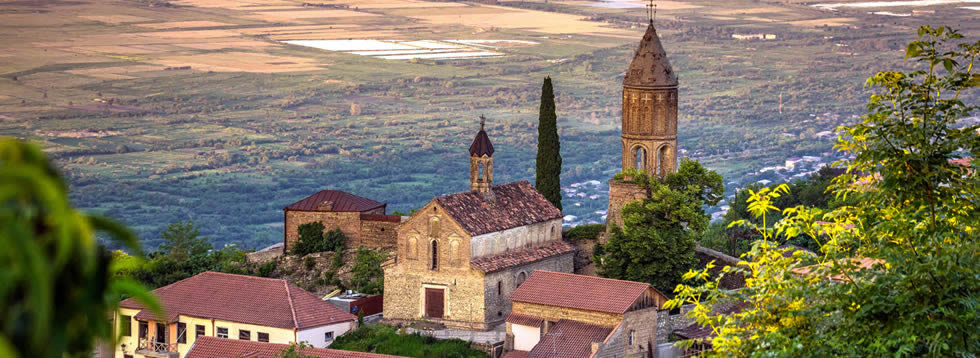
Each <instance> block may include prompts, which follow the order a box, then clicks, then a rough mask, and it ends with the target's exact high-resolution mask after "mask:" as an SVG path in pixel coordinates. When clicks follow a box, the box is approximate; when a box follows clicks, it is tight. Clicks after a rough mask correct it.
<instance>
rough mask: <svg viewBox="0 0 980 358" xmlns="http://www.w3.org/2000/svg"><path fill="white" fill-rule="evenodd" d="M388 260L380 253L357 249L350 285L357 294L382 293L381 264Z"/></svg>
mask: <svg viewBox="0 0 980 358" xmlns="http://www.w3.org/2000/svg"><path fill="white" fill-rule="evenodd" d="M387 259H388V255H386V254H385V253H384V252H382V251H377V250H372V249H368V248H364V247H361V248H358V249H357V256H356V258H355V261H354V267H353V268H352V269H351V280H350V282H351V285H352V286H354V289H355V290H357V292H361V293H367V294H376V293H383V291H384V278H385V277H384V270H382V269H381V264H383V263H384V262H385V260H387Z"/></svg>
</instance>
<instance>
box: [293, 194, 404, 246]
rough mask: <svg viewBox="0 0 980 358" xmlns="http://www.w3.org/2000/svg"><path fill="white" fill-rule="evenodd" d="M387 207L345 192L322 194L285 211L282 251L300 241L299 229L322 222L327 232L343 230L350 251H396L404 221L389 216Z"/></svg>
mask: <svg viewBox="0 0 980 358" xmlns="http://www.w3.org/2000/svg"><path fill="white" fill-rule="evenodd" d="M386 205H387V204H385V203H380V202H377V201H374V200H371V199H367V198H362V197H360V196H357V195H354V194H350V193H346V192H342V191H339V190H321V191H319V192H317V193H316V194H313V195H310V196H308V197H306V198H305V199H303V200H300V201H297V202H295V203H292V204H290V205H289V206H287V207H285V208H283V214H284V215H283V227H284V229H283V238H282V242H283V251H284V253H288V252H289V250H290V249H291V248H292V247H293V244H294V243H295V242H296V240H298V239H299V226H300V225H303V224H307V223H311V222H314V221H319V222H320V223H321V224H323V226H324V230H325V231H330V230H336V229H340V231H341V232H343V233H344V235H345V236H347V245H348V246H349V247H368V248H382V247H391V248H393V247H395V243H396V241H397V230H396V229H397V228H398V224H399V223H401V217H400V216H396V215H386V214H385V207H386Z"/></svg>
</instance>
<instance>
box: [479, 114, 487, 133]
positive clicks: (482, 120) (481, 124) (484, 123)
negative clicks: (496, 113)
mask: <svg viewBox="0 0 980 358" xmlns="http://www.w3.org/2000/svg"><path fill="white" fill-rule="evenodd" d="M486 124H487V118H486V117H484V116H483V115H482V114H481V115H480V130H481V131H482V130H483V126H484V125H486Z"/></svg>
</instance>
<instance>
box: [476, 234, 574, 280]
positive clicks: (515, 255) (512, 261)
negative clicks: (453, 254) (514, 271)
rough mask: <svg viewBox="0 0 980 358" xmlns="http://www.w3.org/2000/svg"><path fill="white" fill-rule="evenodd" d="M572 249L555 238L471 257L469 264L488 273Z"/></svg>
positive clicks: (572, 249) (565, 252)
mask: <svg viewBox="0 0 980 358" xmlns="http://www.w3.org/2000/svg"><path fill="white" fill-rule="evenodd" d="M573 251H575V245H572V244H570V243H568V242H566V241H563V240H555V241H552V242H550V243H548V244H546V245H543V246H535V247H528V248H523V249H517V250H511V251H508V252H505V253H502V254H499V255H493V256H483V257H477V258H473V259H471V260H470V265H472V266H473V268H475V269H477V270H480V271H482V272H484V273H490V272H497V271H500V270H503V269H505V268H508V267H514V266H517V265H523V264H527V263H531V262H537V261H541V260H544V259H546V258H549V257H555V256H558V255H563V254H567V253H570V252H573Z"/></svg>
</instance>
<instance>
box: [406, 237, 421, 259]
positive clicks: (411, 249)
mask: <svg viewBox="0 0 980 358" xmlns="http://www.w3.org/2000/svg"><path fill="white" fill-rule="evenodd" d="M418 257H419V239H418V238H415V237H412V238H410V239H408V258H409V259H412V260H415V259H417V258H418Z"/></svg>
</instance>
